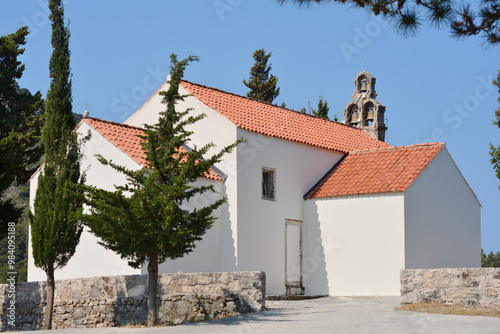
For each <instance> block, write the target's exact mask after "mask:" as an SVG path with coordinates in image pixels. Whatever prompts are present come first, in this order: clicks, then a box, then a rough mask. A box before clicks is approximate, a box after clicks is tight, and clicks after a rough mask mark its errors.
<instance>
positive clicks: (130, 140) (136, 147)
mask: <svg viewBox="0 0 500 334" xmlns="http://www.w3.org/2000/svg"><path fill="white" fill-rule="evenodd" d="M82 121H83V122H86V123H87V124H89V125H90V126H91V127H92V128H94V129H95V130H96V131H97V132H99V133H100V134H101V135H103V136H104V137H105V138H106V139H107V140H109V141H110V142H111V143H112V144H113V145H115V146H116V147H118V148H119V149H120V150H122V151H123V152H124V153H125V154H127V155H128V156H130V157H131V158H132V159H133V160H134V161H135V162H137V163H138V164H140V165H142V166H143V167H147V161H146V155H145V153H144V151H143V150H142V146H141V142H143V139H141V138H139V137H138V136H139V135H144V131H145V129H143V128H139V127H135V126H130V125H126V124H120V123H115V122H110V121H104V120H101V119H98V118H94V117H87V118H84V119H83V120H82ZM181 150H184V149H182V148H181ZM205 176H206V177H207V178H208V179H211V180H216V181H223V180H222V178H221V177H220V176H219V174H217V173H216V172H214V171H213V170H212V169H210V170H209V172H208V173H206V175H205Z"/></svg>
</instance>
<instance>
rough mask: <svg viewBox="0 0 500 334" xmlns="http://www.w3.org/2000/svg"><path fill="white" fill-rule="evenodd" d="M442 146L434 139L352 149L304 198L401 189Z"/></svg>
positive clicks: (410, 181)
mask: <svg viewBox="0 0 500 334" xmlns="http://www.w3.org/2000/svg"><path fill="white" fill-rule="evenodd" d="M443 147H444V144H443V143H433V144H418V145H412V146H402V147H394V148H388V149H377V150H368V151H356V152H351V153H349V154H348V155H346V156H345V157H344V158H343V159H341V160H340V161H339V162H338V163H337V164H336V165H335V166H334V167H333V168H332V169H331V170H330V171H329V172H328V173H327V174H326V175H325V176H324V177H323V178H322V179H321V180H320V181H319V182H318V183H317V184H316V185H315V186H314V187H313V188H312V189H311V190H310V191H309V192H308V193H307V194H306V195H305V196H304V198H305V199H313V198H328V197H340V196H355V195H368V194H378V193H390V192H404V191H406V189H408V187H409V186H410V185H411V184H412V183H413V181H415V180H416V178H417V177H418V176H419V175H420V173H421V172H422V171H423V170H424V169H425V168H426V167H427V165H429V163H430V162H431V161H432V160H433V159H434V158H435V157H436V155H437V154H438V153H439V152H440V151H441V150H442V149H443Z"/></svg>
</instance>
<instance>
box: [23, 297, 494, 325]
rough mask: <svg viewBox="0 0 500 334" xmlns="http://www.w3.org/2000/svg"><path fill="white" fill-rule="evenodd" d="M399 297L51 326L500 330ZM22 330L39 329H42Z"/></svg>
mask: <svg viewBox="0 0 500 334" xmlns="http://www.w3.org/2000/svg"><path fill="white" fill-rule="evenodd" d="M398 305H399V297H325V298H320V299H310V300H298V301H297V300H291V301H267V302H266V306H267V308H268V309H267V310H266V311H263V312H259V313H252V314H245V315H241V316H238V317H233V318H227V319H221V320H215V321H207V322H201V323H195V324H187V325H180V326H173V327H156V328H123V327H122V328H106V329H95V328H88V329H65V330H54V331H50V333H51V334H52V333H54V334H55V333H58V334H63V333H64V334H86V333H124V334H142V333H148V334H155V333H165V332H166V333H308V334H318V333H359V334H362V333H454V334H456V333H500V319H498V318H488V317H468V316H456V315H438V314H425V313H415V312H405V311H398V310H396V309H395V308H396V307H397V306H398ZM25 333H43V332H41V331H36V332H25Z"/></svg>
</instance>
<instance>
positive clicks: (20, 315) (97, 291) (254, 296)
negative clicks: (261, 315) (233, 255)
mask: <svg viewBox="0 0 500 334" xmlns="http://www.w3.org/2000/svg"><path fill="white" fill-rule="evenodd" d="M265 280H266V278H265V274H264V273H263V272H237V273H194V274H182V273H178V274H163V275H159V278H158V297H157V298H158V322H159V323H160V324H162V325H176V324H181V323H185V322H194V321H203V320H209V319H218V318H224V317H230V316H234V315H238V314H241V313H247V312H255V311H261V310H263V309H264V308H265V286H266V282H265ZM147 282H148V281H147V276H146V275H132V276H112V277H93V278H80V279H71V280H59V281H56V292H55V302H54V314H53V328H73V327H110V326H131V325H139V324H145V322H146V319H147V301H148V298H147V284H148V283H147ZM8 289H9V286H8V285H7V284H2V285H0V305H2V308H1V309H0V319H1V321H2V322H1V326H0V331H4V330H33V329H40V328H41V325H42V323H43V316H44V314H45V310H46V306H45V304H46V303H45V300H46V298H45V297H46V293H47V292H46V291H47V290H46V284H45V282H29V283H20V284H18V285H17V286H16V311H15V317H16V318H15V327H12V326H10V325H9V324H8V318H7V316H8V315H9V310H8V305H9V303H10V301H9V299H8V298H7V296H8V291H9V290H8Z"/></svg>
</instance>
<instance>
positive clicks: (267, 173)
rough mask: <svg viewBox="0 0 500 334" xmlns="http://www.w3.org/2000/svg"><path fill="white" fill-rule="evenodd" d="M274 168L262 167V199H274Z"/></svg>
mask: <svg viewBox="0 0 500 334" xmlns="http://www.w3.org/2000/svg"><path fill="white" fill-rule="evenodd" d="M274 184H275V183H274V170H273V169H267V168H263V169H262V199H267V200H271V201H274V200H275V192H274Z"/></svg>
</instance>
